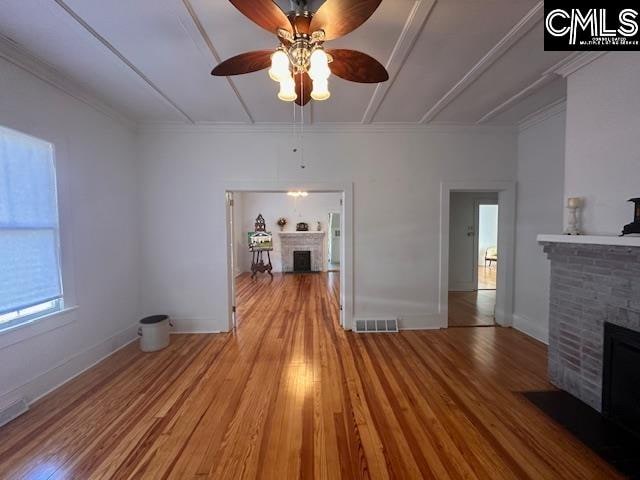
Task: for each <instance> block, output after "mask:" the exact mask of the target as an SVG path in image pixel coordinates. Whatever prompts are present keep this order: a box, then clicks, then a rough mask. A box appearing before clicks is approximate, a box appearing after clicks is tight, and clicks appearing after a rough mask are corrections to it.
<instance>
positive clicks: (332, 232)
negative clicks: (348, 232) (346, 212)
mask: <svg viewBox="0 0 640 480" xmlns="http://www.w3.org/2000/svg"><path fill="white" fill-rule="evenodd" d="M341 217H342V215H341V213H340V212H331V213H330V214H329V222H328V223H327V225H328V229H327V230H328V232H327V242H328V245H327V252H328V255H327V257H328V258H327V262H328V267H327V268H328V270H329V271H330V272H339V271H340V243H341V242H342V237H341V235H340V233H341V228H342V226H341Z"/></svg>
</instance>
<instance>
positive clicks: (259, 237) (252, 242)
mask: <svg viewBox="0 0 640 480" xmlns="http://www.w3.org/2000/svg"><path fill="white" fill-rule="evenodd" d="M248 240H249V248H250V249H251V250H273V235H272V234H271V232H249V234H248Z"/></svg>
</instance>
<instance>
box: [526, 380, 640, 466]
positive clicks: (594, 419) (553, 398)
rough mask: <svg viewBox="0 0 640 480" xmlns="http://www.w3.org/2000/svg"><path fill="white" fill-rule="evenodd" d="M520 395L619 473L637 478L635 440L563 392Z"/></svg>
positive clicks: (639, 444) (639, 452) (639, 448)
mask: <svg viewBox="0 0 640 480" xmlns="http://www.w3.org/2000/svg"><path fill="white" fill-rule="evenodd" d="M523 395H524V396H525V397H526V398H527V400H529V401H530V402H531V403H533V404H534V405H535V406H536V407H538V408H539V409H540V410H542V411H543V412H544V413H545V414H546V415H547V416H549V417H550V418H552V419H553V420H555V421H556V422H557V423H559V424H560V425H562V426H563V427H564V428H566V429H567V430H568V431H569V432H571V434H573V435H574V436H575V437H576V438H577V439H578V440H580V441H581V442H582V443H584V444H585V445H586V446H587V447H589V448H590V449H591V450H592V451H593V452H595V453H596V454H597V455H599V456H600V457H601V458H602V459H603V460H605V461H606V462H608V463H609V464H610V465H611V466H612V467H614V468H615V469H617V470H618V471H619V472H620V473H622V474H623V475H625V476H627V477H628V478H632V479H637V478H640V441H639V440H638V437H636V436H634V435H632V434H631V433H629V432H628V431H627V430H625V429H623V428H621V427H620V426H619V425H617V424H616V423H614V422H612V421H611V420H609V419H607V418H605V417H604V416H603V415H601V414H600V413H598V412H597V411H596V410H594V409H593V408H591V407H590V406H588V405H587V404H585V403H583V402H581V401H580V400H578V399H577V398H575V397H574V396H572V395H569V394H568V393H566V392H562V391H559V390H553V391H542V392H523Z"/></svg>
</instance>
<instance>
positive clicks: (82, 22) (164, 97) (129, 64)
mask: <svg viewBox="0 0 640 480" xmlns="http://www.w3.org/2000/svg"><path fill="white" fill-rule="evenodd" d="M54 1H55V2H56V4H57V5H58V6H59V7H60V8H61V9H62V10H64V11H65V12H66V13H67V14H68V15H69V16H70V17H71V18H73V19H74V20H75V21H76V22H77V23H78V24H79V25H80V26H81V27H82V28H84V29H85V30H86V31H87V32H89V33H90V34H91V35H92V36H93V37H94V38H95V39H96V40H97V41H98V42H100V43H101V44H102V45H103V46H104V47H105V48H106V49H107V50H109V51H110V52H111V53H112V54H114V55H115V56H116V57H117V58H118V59H119V60H120V61H121V62H122V63H124V64H125V65H126V66H127V67H128V68H129V69H130V70H131V71H133V72H134V73H135V74H136V75H137V76H138V77H139V78H140V79H141V80H142V82H143V85H146V86H147V87H149V88H151V90H152V91H153V93H154V94H155V95H156V96H157V97H158V98H160V100H162V101H163V102H164V103H166V104H167V105H169V106H170V107H171V108H173V109H174V110H176V111H177V112H178V113H179V114H180V115H181V116H182V117H184V119H185V120H186V121H187V122H188V123H191V124H193V123H195V122H194V120H193V119H192V118H191V117H190V116H189V115H188V114H187V113H186V112H185V111H184V110H182V108H180V107H179V106H178V105H177V104H176V103H175V102H174V101H173V100H172V99H171V98H169V96H168V95H167V94H165V93H164V92H163V91H162V90H160V88H159V87H158V86H157V85H156V84H155V83H153V81H152V80H151V79H150V78H148V77H147V76H146V75H145V74H144V73H142V72H141V71H140V69H138V67H136V66H135V65H134V64H133V63H132V62H131V61H129V60H128V59H127V58H126V57H125V56H124V55H123V54H122V53H121V52H120V51H119V50H118V49H117V48H115V47H114V46H113V45H112V44H111V43H110V42H109V41H108V40H107V39H106V38H104V37H103V36H102V35H100V34H99V33H98V32H97V31H95V30H94V29H93V28H92V27H91V25H89V24H88V23H87V22H86V21H85V20H84V19H83V18H82V17H80V15H78V14H77V13H76V12H75V11H74V10H73V9H72V8H71V7H69V5H67V4H66V3H65V2H64V1H63V0H54Z"/></svg>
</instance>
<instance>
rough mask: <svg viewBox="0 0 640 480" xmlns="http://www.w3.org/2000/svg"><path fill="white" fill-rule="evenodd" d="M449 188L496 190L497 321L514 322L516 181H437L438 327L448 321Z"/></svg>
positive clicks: (460, 190) (458, 190)
mask: <svg viewBox="0 0 640 480" xmlns="http://www.w3.org/2000/svg"><path fill="white" fill-rule="evenodd" d="M451 192H478V193H482V192H498V251H499V252H500V266H499V268H498V275H497V278H496V323H497V324H498V325H501V326H505V327H508V326H511V325H512V324H513V282H514V265H515V217H516V182H493V181H482V180H478V181H468V182H442V183H441V184H440V282H439V287H438V289H439V299H438V316H439V318H440V326H441V328H447V327H448V325H449V218H450V202H451Z"/></svg>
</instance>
